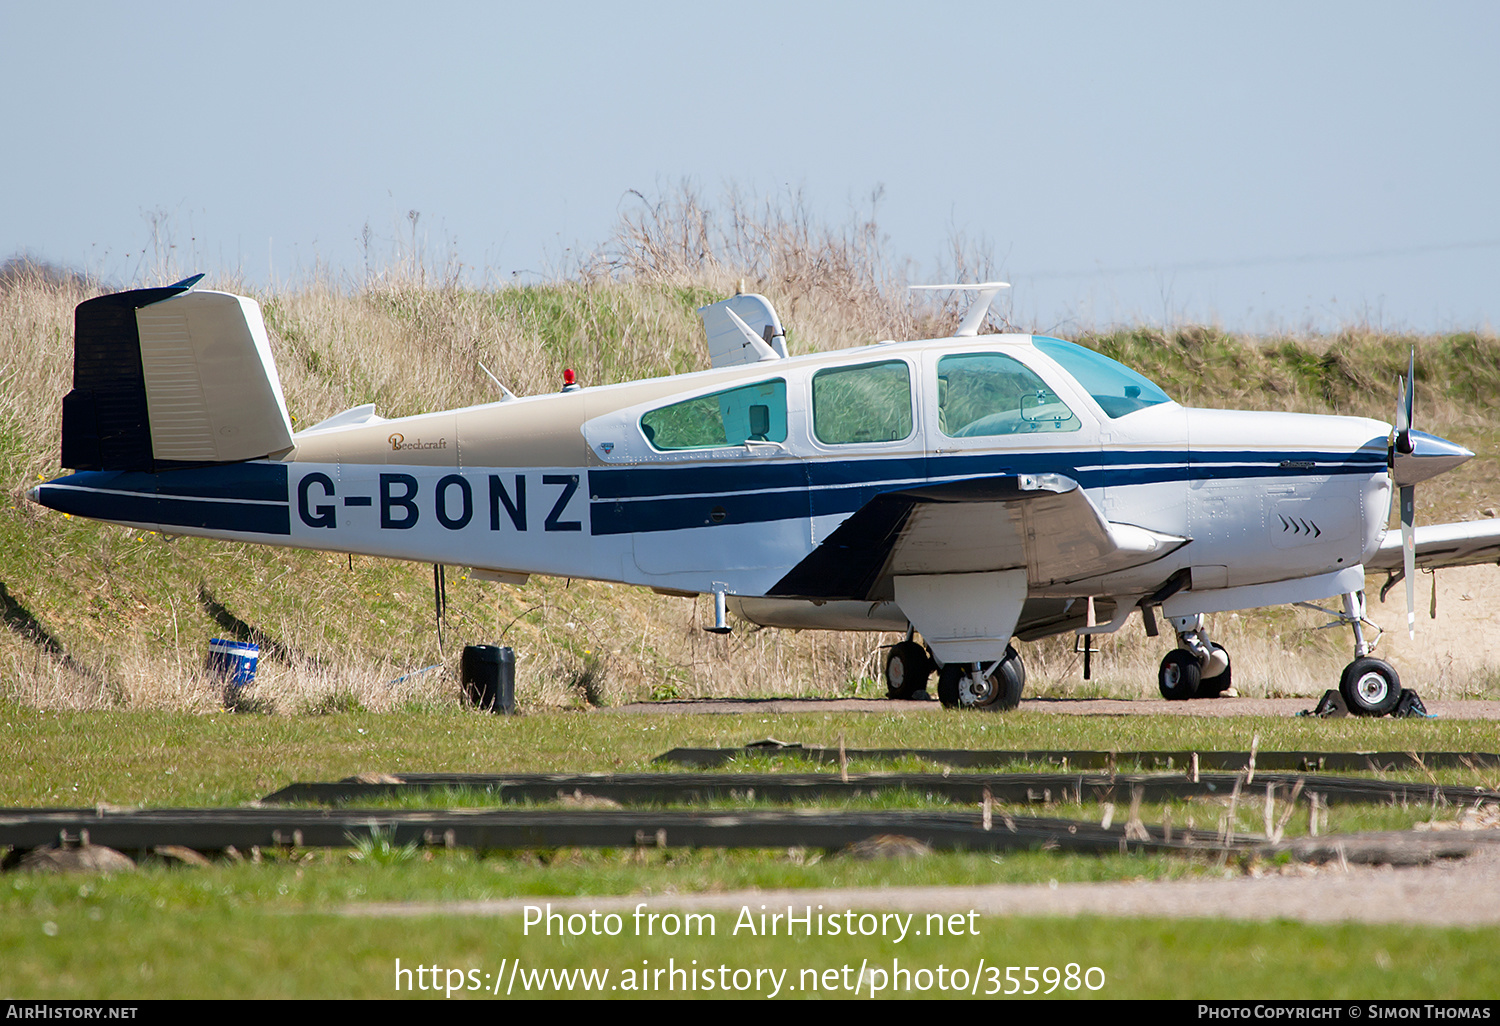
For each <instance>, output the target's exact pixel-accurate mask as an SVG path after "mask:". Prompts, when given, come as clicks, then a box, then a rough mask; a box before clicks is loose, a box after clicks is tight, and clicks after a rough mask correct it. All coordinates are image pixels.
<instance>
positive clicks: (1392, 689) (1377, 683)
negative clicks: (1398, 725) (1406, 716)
mask: <svg viewBox="0 0 1500 1026" xmlns="http://www.w3.org/2000/svg"><path fill="white" fill-rule="evenodd" d="M1339 694H1340V695H1342V696H1343V697H1344V704H1345V705H1347V706H1348V707H1349V711H1350V712H1352V713H1354V714H1355V715H1356V716H1386V715H1389V714H1390V713H1393V712H1395V711H1396V706H1397V705H1399V704H1400V703H1401V678H1400V677H1399V676H1397V675H1396V668H1395V667H1394V666H1392V665H1391V664H1390V663H1388V662H1386V661H1385V660H1383V659H1372V658H1370V657H1369V656H1364V657H1361V658H1359V659H1356V660H1354V662H1352V663H1350V664H1349V665H1348V666H1346V667H1344V675H1343V676H1342V677H1340V678H1339Z"/></svg>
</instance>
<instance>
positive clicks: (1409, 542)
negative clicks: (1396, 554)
mask: <svg viewBox="0 0 1500 1026" xmlns="http://www.w3.org/2000/svg"><path fill="white" fill-rule="evenodd" d="M1416 506H1417V489H1416V486H1415V485H1405V486H1403V487H1402V489H1401V569H1402V571H1403V572H1404V573H1405V575H1406V636H1407V637H1409V638H1415V637H1416V636H1417V529H1416V519H1417V511H1416Z"/></svg>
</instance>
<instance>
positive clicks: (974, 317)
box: [907, 281, 1010, 338]
mask: <svg viewBox="0 0 1500 1026" xmlns="http://www.w3.org/2000/svg"><path fill="white" fill-rule="evenodd" d="M907 288H909V289H953V290H955V291H958V292H978V293H979V295H977V296H975V297H974V302H972V303H970V304H969V309H968V310H967V311H965V313H964V319H963V320H962V321H961V322H960V323H959V325H958V330H957V331H955V332H954V333H953V337H954V338H963V337H965V336H968V335H977V334H979V329H980V328H982V327H983V326H984V319H985V318H986V317H988V316H989V314H990V307H991V305H993V304H994V302H995V297H996V296H998V295H999V294H1000V292H1001V290H1003V289H1008V288H1010V282H1008V281H986V282H980V283H979V284H977V285H908V286H907Z"/></svg>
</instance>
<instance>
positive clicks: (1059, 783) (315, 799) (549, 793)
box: [261, 771, 1500, 806]
mask: <svg viewBox="0 0 1500 1026" xmlns="http://www.w3.org/2000/svg"><path fill="white" fill-rule="evenodd" d="M1299 785H1300V789H1301V790H1302V791H1303V792H1307V793H1316V794H1317V795H1318V796H1319V799H1320V800H1321V801H1323V802H1325V803H1329V804H1335V803H1363V804H1397V805H1400V804H1407V805H1411V804H1415V805H1433V806H1440V805H1446V806H1461V805H1472V804H1474V803H1476V802H1496V803H1500V791H1492V790H1487V789H1485V788H1482V787H1477V786H1464V785H1452V784H1447V785H1439V784H1427V783H1404V782H1399V781H1385V780H1370V779H1365V778H1350V777H1334V776H1327V775H1323V774H1305V773H1304V774H1295V773H1274V772H1273V773H1267V772H1260V771H1257V772H1256V773H1255V774H1254V776H1253V777H1250V778H1249V781H1248V783H1247V774H1243V773H1237V774H1227V773H1200V774H1199V775H1198V777H1197V779H1196V780H1193V779H1189V778H1188V777H1187V776H1185V775H1182V774H1180V773H1179V774H1172V775H1163V774H1143V773H1119V774H1116V775H1114V776H1107V775H1100V774H1087V773H964V774H948V775H944V774H940V773H884V774H865V773H861V774H854V773H850V774H847V777H844V776H840V775H836V774H831V773H620V774H550V773H512V774H483V773H407V774H402V775H401V776H399V777H391V778H387V779H384V780H380V781H368V780H360V779H358V778H349V779H347V780H341V781H336V782H304V783H295V784H289V785H288V786H286V787H283V788H282V789H281V790H279V791H276V792H274V793H272V794H268V795H266V796H265V797H264V798H262V799H261V802H262V804H266V805H290V804H307V805H313V804H316V805H348V804H353V803H357V802H369V801H379V800H389V799H392V798H400V797H401V796H403V795H408V794H424V793H425V794H433V793H436V794H438V795H442V794H444V793H448V792H461V793H462V796H463V797H464V798H465V800H468V801H474V800H487V801H494V802H525V801H532V802H553V801H557V800H559V799H563V800H567V799H569V798H573V799H578V798H594V799H605V800H608V801H612V802H617V803H619V804H621V805H643V804H660V805H672V804H690V803H701V802H709V801H717V802H746V801H764V802H798V801H817V800H824V799H830V798H833V799H845V800H847V799H851V798H858V797H864V796H868V795H876V794H890V793H893V792H903V791H904V792H907V793H910V794H916V795H928V796H933V797H938V798H944V799H947V800H949V801H953V802H963V803H978V802H981V801H983V800H984V796H985V793H986V792H988V793H989V796H990V798H991V799H992V800H993V801H997V802H1004V803H1007V804H1017V805H1020V804H1052V803H1054V802H1065V801H1073V802H1083V801H1097V802H1122V801H1130V800H1132V799H1133V798H1134V797H1135V796H1136V794H1137V792H1138V793H1139V797H1140V800H1142V801H1148V802H1161V801H1168V800H1177V799H1186V798H1215V799H1223V798H1227V797H1228V796H1229V795H1230V794H1231V793H1233V792H1234V790H1235V788H1236V787H1239V788H1241V789H1242V790H1244V791H1245V793H1246V794H1247V795H1249V794H1250V793H1251V792H1252V790H1253V791H1254V792H1256V793H1263V792H1264V791H1265V789H1266V788H1267V786H1271V787H1273V788H1275V789H1276V790H1277V792H1278V796H1279V798H1280V799H1282V800H1285V799H1286V798H1287V796H1288V795H1289V793H1290V792H1291V790H1292V789H1293V788H1297V787H1299ZM454 797H455V798H457V797H459V795H458V794H455V795H454Z"/></svg>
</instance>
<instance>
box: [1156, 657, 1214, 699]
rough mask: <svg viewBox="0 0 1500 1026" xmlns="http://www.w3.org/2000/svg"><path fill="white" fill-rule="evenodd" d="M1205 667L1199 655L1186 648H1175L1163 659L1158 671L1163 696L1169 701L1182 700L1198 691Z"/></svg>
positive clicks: (1157, 681) (1158, 680) (1159, 685)
mask: <svg viewBox="0 0 1500 1026" xmlns="http://www.w3.org/2000/svg"><path fill="white" fill-rule="evenodd" d="M1202 674H1203V668H1202V667H1201V666H1199V665H1198V657H1197V656H1195V655H1193V653H1191V652H1189V651H1188V650H1187V649H1185V648H1174V649H1172V651H1170V652H1168V653H1167V655H1166V658H1165V659H1163V660H1162V661H1161V669H1159V670H1158V671H1157V673H1156V685H1157V687H1158V688H1160V689H1161V697H1163V698H1165V699H1166V700H1167V701H1169V702H1182V701H1186V700H1187V699H1189V698H1192V697H1193V696H1194V695H1196V694H1197V693H1198V685H1199V682H1200V680H1201V677H1202Z"/></svg>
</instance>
